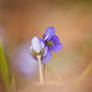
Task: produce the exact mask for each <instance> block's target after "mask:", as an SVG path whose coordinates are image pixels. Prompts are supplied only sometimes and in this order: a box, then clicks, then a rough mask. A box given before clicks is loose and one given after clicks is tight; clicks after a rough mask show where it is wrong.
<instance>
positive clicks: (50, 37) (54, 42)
mask: <svg viewBox="0 0 92 92" xmlns="http://www.w3.org/2000/svg"><path fill="white" fill-rule="evenodd" d="M44 42H45V45H46V46H47V47H48V48H49V49H50V50H53V51H55V52H57V51H60V50H61V49H62V44H61V43H60V41H59V37H58V36H57V35H55V29H54V27H48V28H47V29H46V32H45V34H44Z"/></svg>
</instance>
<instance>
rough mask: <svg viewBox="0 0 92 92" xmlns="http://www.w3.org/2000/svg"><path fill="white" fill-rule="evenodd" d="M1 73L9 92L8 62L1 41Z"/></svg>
mask: <svg viewBox="0 0 92 92" xmlns="http://www.w3.org/2000/svg"><path fill="white" fill-rule="evenodd" d="M0 75H1V76H2V79H3V81H4V84H5V87H6V89H7V92H9V71H8V64H7V60H6V57H5V53H4V50H3V46H2V43H1V42H0Z"/></svg>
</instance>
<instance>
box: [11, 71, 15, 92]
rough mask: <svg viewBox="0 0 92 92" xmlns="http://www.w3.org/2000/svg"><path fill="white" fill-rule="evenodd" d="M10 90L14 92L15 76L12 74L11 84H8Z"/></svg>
mask: <svg viewBox="0 0 92 92" xmlns="http://www.w3.org/2000/svg"><path fill="white" fill-rule="evenodd" d="M10 90H11V92H16V85H15V75H14V72H13V73H12V78H11V84H10Z"/></svg>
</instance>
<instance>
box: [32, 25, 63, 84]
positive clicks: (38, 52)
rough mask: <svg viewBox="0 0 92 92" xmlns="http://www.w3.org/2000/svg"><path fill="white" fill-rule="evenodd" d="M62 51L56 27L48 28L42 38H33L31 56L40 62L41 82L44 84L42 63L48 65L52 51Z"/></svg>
mask: <svg viewBox="0 0 92 92" xmlns="http://www.w3.org/2000/svg"><path fill="white" fill-rule="evenodd" d="M61 49H62V44H61V43H60V42H59V37H58V36H57V35H56V34H55V29H54V27H48V28H47V29H46V31H45V34H44V35H43V37H42V38H37V37H33V39H32V42H31V55H32V56H33V57H34V59H35V60H37V61H38V66H39V74H40V82H41V83H43V75H42V68H41V63H42V64H46V63H47V62H48V61H50V59H51V57H52V51H54V52H58V51H60V50H61Z"/></svg>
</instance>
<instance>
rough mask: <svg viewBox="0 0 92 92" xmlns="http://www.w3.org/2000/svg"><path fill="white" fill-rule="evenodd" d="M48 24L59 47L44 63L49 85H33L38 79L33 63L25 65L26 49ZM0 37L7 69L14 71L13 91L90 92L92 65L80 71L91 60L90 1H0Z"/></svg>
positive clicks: (91, 14) (1, 87) (91, 19)
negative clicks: (14, 83) (58, 41)
mask: <svg viewBox="0 0 92 92" xmlns="http://www.w3.org/2000/svg"><path fill="white" fill-rule="evenodd" d="M48 26H54V27H55V30H56V34H57V35H58V36H59V37H60V41H61V43H62V44H63V49H62V50H61V51H60V52H58V53H53V57H52V59H51V61H50V62H49V63H48V64H47V67H46V73H45V81H51V85H45V86H37V85H33V82H34V81H35V80H38V81H39V78H38V74H37V64H36V63H30V64H29V61H30V62H31V60H30V59H29V58H30V56H29V53H27V51H26V50H28V49H29V47H30V43H31V39H32V38H33V37H34V36H38V37H41V36H42V35H43V34H44V32H45V30H46V28H47V27H48ZM0 37H1V38H2V40H3V44H4V47H5V53H6V56H7V60H8V65H9V68H10V71H11V72H12V71H14V72H15V82H16V89H17V92H31V91H32V92H47V91H48V92H92V66H91V68H90V69H89V71H87V72H86V74H84V73H83V72H85V71H86V69H87V68H88V67H89V65H90V63H91V62H92V56H91V55H92V2H91V0H0ZM23 53H26V54H25V56H23V55H24V54H23ZM21 63H22V65H21ZM20 66H21V67H23V68H21V69H20ZM19 69H20V70H19ZM23 69H24V70H23ZM29 73H30V74H29ZM34 73H35V74H34ZM26 74H27V76H25V75H26ZM81 75H82V76H83V78H80V76H81ZM33 76H34V77H33ZM77 80H80V81H79V83H78V84H77V85H76V81H77ZM0 92H4V86H3V82H2V78H0Z"/></svg>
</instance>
